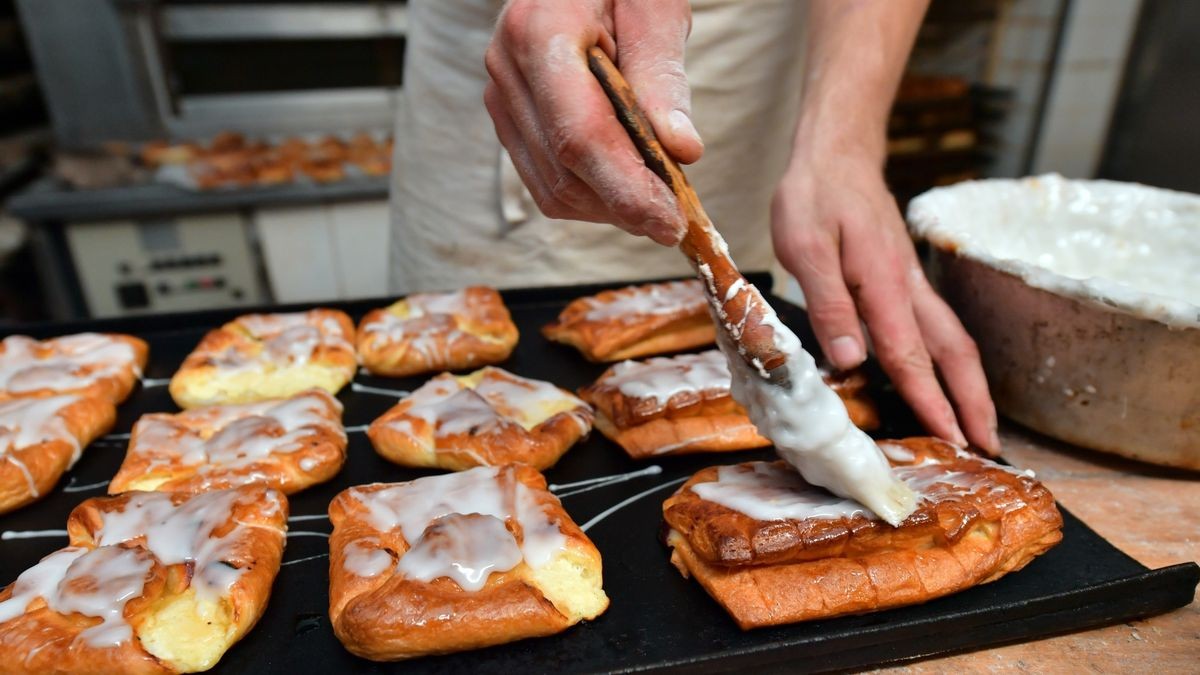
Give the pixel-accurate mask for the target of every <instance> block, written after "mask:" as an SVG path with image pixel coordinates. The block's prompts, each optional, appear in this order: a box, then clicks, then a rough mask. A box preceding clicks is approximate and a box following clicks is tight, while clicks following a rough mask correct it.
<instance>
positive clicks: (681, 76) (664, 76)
mask: <svg viewBox="0 0 1200 675" xmlns="http://www.w3.org/2000/svg"><path fill="white" fill-rule="evenodd" d="M613 24H614V33H615V34H616V42H617V65H618V66H619V67H620V68H621V74H622V75H624V76H625V79H626V80H628V81H629V86H631V87H632V88H633V91H634V93H635V94H636V95H637V98H638V104H639V105H640V106H641V108H642V110H643V111H645V113H646V116H647V117H649V118H650V123H651V124H653V125H654V133H655V134H656V135H657V136H658V139H659V141H661V142H662V144H663V147H665V148H666V149H667V152H669V153H671V156H672V157H674V158H675V159H676V160H678V161H680V162H682V163H684V164H691V163H692V162H695V161H696V160H698V159H700V155H701V154H703V153H704V143H703V141H701V140H700V134H699V133H697V132H696V127H695V126H694V125H693V124H692V117H691V115H692V90H691V88H690V87H688V81H687V74H686V73H685V72H684V70H683V51H684V45H685V43H686V42H687V37H688V33H689V32H691V28H692V10H691V6H690V5H689V3H688V1H687V0H656V1H655V2H642V1H624V2H623V1H621V0H617V2H616V3H615V7H614V8H613Z"/></svg>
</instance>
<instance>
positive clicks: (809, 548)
mask: <svg viewBox="0 0 1200 675" xmlns="http://www.w3.org/2000/svg"><path fill="white" fill-rule="evenodd" d="M880 447H881V449H883V451H884V453H885V454H886V455H887V457H888V460H889V462H890V463H891V464H892V466H893V469H894V470H895V472H896V474H897V476H898V477H899V478H900V479H901V480H903V481H904V482H905V483H907V484H908V485H909V487H911V488H912V489H913V490H914V491H916V492H917V493H918V494H919V495H921V497H922V499H921V502H920V505H919V506H918V508H917V510H916V511H915V512H914V513H913V514H912V515H911V516H909V517H908V518H907V519H905V520H904V521H903V522H902V523H901V524H900V526H899V527H892V526H890V525H888V524H887V523H884V522H883V521H881V520H879V519H878V518H877V517H876V516H875V515H874V514H873V513H871V512H870V511H869V510H868V509H867V508H866V507H864V506H862V505H860V504H859V503H857V502H855V501H853V500H849V499H843V498H841V497H835V496H833V495H831V494H830V493H828V492H825V491H824V490H822V489H820V488H815V487H812V486H810V485H808V484H807V483H805V482H804V481H803V479H801V478H800V475H799V474H798V473H796V472H795V471H794V470H793V469H791V467H789V466H787V465H786V464H785V463H784V462H774V463H766V462H749V463H746V464H737V465H733V466H722V467H709V468H707V469H704V470H702V471H700V472H699V473H697V474H696V475H695V476H693V477H692V478H691V479H690V480H689V481H688V482H687V483H685V484H684V485H683V487H681V488H680V489H679V491H678V492H676V493H675V494H674V495H673V496H672V497H670V498H669V499H667V501H666V502H665V503H664V504H663V516H664V518H665V520H666V523H667V527H668V528H669V529H668V531H667V535H666V540H667V545H668V546H670V547H671V549H672V553H671V561H672V562H673V563H674V564H675V566H676V567H678V568H679V571H680V572H682V573H683V575H684V576H685V577H686V576H692V577H695V578H696V580H697V581H698V582H700V585H701V586H703V587H704V589H705V590H706V591H708V594H709V595H711V596H712V597H713V598H714V599H715V600H716V601H717V602H719V603H720V604H721V605H722V606H723V607H724V608H725V610H726V611H728V612H729V614H730V615H731V616H732V617H733V619H734V620H735V621H736V622H737V624H738V625H739V626H741V627H742V628H743V629H748V628H756V627H759V626H770V625H776V624H783V623H791V622H796V621H807V620H811V619H818V618H827V617H833V616H839V615H843V614H860V613H863V612H871V611H875V610H880V609H886V608H889V607H899V606H902V605H911V604H917V603H921V602H925V601H927V600H930V599H933V598H937V597H941V596H943V595H948V594H950V593H956V592H958V591H961V590H964V589H966V588H969V587H971V586H974V585H977V584H982V583H986V582H989V581H993V580H995V579H998V578H1000V577H1002V576H1004V575H1005V574H1007V573H1009V572H1013V571H1016V570H1019V569H1021V568H1022V567H1024V566H1025V565H1026V564H1028V563H1029V562H1030V561H1031V560H1033V558H1035V557H1036V556H1038V555H1040V554H1041V553H1043V552H1045V551H1046V550H1047V549H1049V548H1050V547H1052V546H1054V545H1055V544H1056V543H1058V541H1059V540H1060V539H1062V533H1061V531H1060V530H1061V528H1062V516H1061V515H1060V514H1059V512H1058V509H1057V508H1056V507H1055V504H1054V498H1053V496H1051V494H1050V492H1049V491H1047V490H1046V488H1045V487H1043V486H1042V485H1041V484H1040V483H1038V482H1037V481H1036V480H1034V479H1033V478H1032V477H1031V476H1030V475H1026V474H1024V473H1019V472H1017V471H1015V470H1013V469H1011V468H1008V467H1004V466H1000V465H999V464H996V463H994V462H992V461H990V460H986V459H982V458H979V457H975V456H973V455H969V454H968V453H966V452H964V451H962V450H961V449H959V448H957V447H955V446H953V445H950V444H949V443H946V442H944V441H939V440H937V439H933V438H909V439H905V440H903V441H881V442H880Z"/></svg>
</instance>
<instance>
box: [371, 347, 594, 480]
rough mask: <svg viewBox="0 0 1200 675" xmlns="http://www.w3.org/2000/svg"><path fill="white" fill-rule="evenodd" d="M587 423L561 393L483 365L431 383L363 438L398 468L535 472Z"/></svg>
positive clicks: (582, 408)
mask: <svg viewBox="0 0 1200 675" xmlns="http://www.w3.org/2000/svg"><path fill="white" fill-rule="evenodd" d="M592 418H593V416H592V409H591V408H590V407H589V406H588V405H587V404H586V403H584V402H583V401H581V400H579V399H578V398H576V397H575V396H573V395H572V394H570V393H569V392H567V391H564V390H562V389H559V388H557V387H555V386H554V385H552V384H550V383H548V382H541V381H538V380H531V379H528V378H523V377H520V376H517V375H513V374H512V373H509V372H508V371H505V370H502V369H500V368H494V367H491V366H488V367H486V368H483V369H481V370H478V371H476V372H474V373H471V374H470V375H465V376H461V377H455V376H453V375H450V374H449V373H443V374H442V375H439V376H438V377H435V378H433V379H431V380H430V381H429V382H427V383H425V385H423V386H422V387H421V388H420V389H418V390H416V391H414V392H413V393H412V394H410V395H409V396H407V397H405V398H403V399H401V400H400V402H399V403H397V404H396V405H395V406H393V407H392V408H391V409H390V410H388V411H387V412H386V413H384V414H383V415H382V416H381V417H379V418H378V419H376V420H375V421H374V422H372V423H371V426H370V427H369V428H368V429H367V436H368V437H369V438H370V439H371V444H372V445H373V446H374V447H375V450H376V451H377V452H378V453H379V454H380V455H382V456H383V457H385V458H387V459H389V460H391V461H393V462H395V463H397V464H400V465H403V466H415V467H439V468H443V469H450V470H452V471H461V470H463V469H468V468H471V467H475V466H500V465H503V464H510V463H513V462H520V463H523V464H528V465H530V466H532V467H534V468H536V469H539V470H542V469H546V468H549V467H551V466H553V465H554V464H555V463H556V462H557V461H558V460H559V458H561V457H562V456H563V454H564V453H566V451H567V450H568V449H570V447H571V446H572V445H574V444H575V443H576V441H578V440H579V439H580V438H583V437H584V436H586V435H587V434H588V432H589V431H591V426H592Z"/></svg>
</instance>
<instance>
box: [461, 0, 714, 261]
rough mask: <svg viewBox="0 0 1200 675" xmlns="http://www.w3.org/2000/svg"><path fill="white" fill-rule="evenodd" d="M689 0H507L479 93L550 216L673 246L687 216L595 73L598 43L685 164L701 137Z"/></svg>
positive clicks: (697, 149)
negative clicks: (689, 71)
mask: <svg viewBox="0 0 1200 675" xmlns="http://www.w3.org/2000/svg"><path fill="white" fill-rule="evenodd" d="M690 28H691V9H690V7H689V5H688V2H687V0H655V1H654V2H645V0H573V1H571V2H563V1H562V0H510V2H508V3H507V4H506V5H505V7H504V10H503V12H502V13H501V15H500V18H499V19H498V21H497V24H496V32H495V35H494V36H493V38H492V43H491V46H490V47H489V48H488V51H487V55H486V58H485V63H486V65H487V70H488V73H489V74H490V75H491V82H489V83H488V85H487V89H486V91H485V92H484V102H485V103H486V104H487V108H488V112H489V113H491V116H492V120H493V121H494V122H495V125H496V133H497V135H498V136H499V137H500V141H501V143H503V144H504V147H505V149H507V150H508V153H509V155H510V156H511V157H512V160H513V164H514V165H515V166H516V168H517V171H518V172H519V173H520V174H521V178H522V180H524V182H525V185H526V186H527V187H528V188H529V192H530V194H531V195H532V196H533V198H534V200H535V201H536V202H537V205H538V207H539V208H540V209H541V210H542V212H543V213H545V214H546V215H547V216H549V217H551V218H569V219H572V220H586V221H592V222H600V223H614V224H616V225H617V226H618V227H620V228H622V229H624V230H626V231H628V232H630V233H632V234H637V235H644V236H648V237H650V238H651V239H653V240H654V241H656V242H658V243H660V244H665V245H668V246H673V245H675V244H677V243H679V240H680V239H681V238H682V237H683V231H684V229H685V227H686V224H685V223H684V220H683V214H682V213H680V211H679V206H678V204H677V203H676V202H675V197H674V196H673V195H672V194H671V191H670V190H669V189H668V188H667V186H666V185H665V184H663V182H662V181H661V180H660V179H659V178H658V177H657V176H655V175H654V174H653V173H652V172H651V171H650V170H649V169H647V168H646V166H645V164H644V163H643V162H642V159H641V156H640V155H638V152H637V150H636V149H635V148H634V147H633V143H632V142H631V141H630V140H629V136H628V134H626V132H625V130H624V129H623V128H622V127H621V124H620V123H619V122H618V121H617V119H616V118H615V117H614V116H613V113H612V106H611V105H610V104H609V102H608V98H607V97H605V95H604V91H603V90H602V89H601V88H600V84H599V83H598V82H596V79H595V78H594V77H593V76H592V74H591V73H590V72H589V71H588V65H587V59H586V56H585V52H586V50H587V49H588V48H589V47H591V46H593V45H600V46H601V47H602V48H603V49H604V50H605V51H606V52H608V55H609V57H610V58H612V59H613V60H614V61H616V62H617V63H618V64H620V66H621V72H622V73H623V74H624V75H625V78H626V79H627V80H628V81H629V83H630V85H631V86H632V87H633V89H634V91H636V92H637V95H638V100H639V102H640V103H641V106H642V109H643V110H645V112H646V114H647V116H649V118H650V121H651V122H652V123H653V124H654V131H655V133H656V134H657V135H658V137H659V139H660V140H661V141H662V143H663V145H664V146H665V147H666V148H667V150H668V151H669V152H670V153H671V154H672V155H673V156H674V157H675V158H676V159H678V160H679V161H681V162H684V163H691V162H694V161H696V160H697V159H699V158H700V154H701V153H702V152H703V151H704V146H703V144H702V143H701V141H700V136H699V135H698V134H697V133H696V130H695V128H694V127H693V126H692V122H691V119H690V117H689V115H690V112H691V93H690V91H689V89H688V84H687V78H686V76H685V75H684V72H683V48H684V43H685V41H686V40H687V36H688V32H689V30H690Z"/></svg>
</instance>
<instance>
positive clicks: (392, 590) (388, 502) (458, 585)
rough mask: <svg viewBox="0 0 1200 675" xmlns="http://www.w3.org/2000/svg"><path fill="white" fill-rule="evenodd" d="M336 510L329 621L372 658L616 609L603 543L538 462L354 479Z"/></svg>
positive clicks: (434, 649) (522, 634) (489, 639)
mask: <svg viewBox="0 0 1200 675" xmlns="http://www.w3.org/2000/svg"><path fill="white" fill-rule="evenodd" d="M329 518H330V520H331V521H332V522H333V536H332V537H331V538H330V540H329V553H330V563H329V618H330V621H331V622H332V623H333V631H334V633H335V634H336V635H337V637H338V639H339V640H341V641H342V644H344V645H345V646H346V648H347V649H349V650H350V651H351V652H354V653H355V654H357V655H359V656H362V657H364V658H368V659H373V660H376V661H391V660H398V659H405V658H412V657H415V656H421V655H425V654H443V653H448V652H455V651H462V650H467V649H476V648H479V647H486V646H490V645H496V644H501V643H504V642H512V641H514V640H520V639H524V638H530V637H540V636H545V635H552V634H554V633H559V632H561V631H563V630H566V629H567V628H568V627H570V626H573V625H574V624H576V623H578V622H579V621H583V620H589V619H594V618H595V617H597V616H599V615H600V614H601V613H603V612H604V610H605V609H607V607H608V597H607V596H606V595H605V594H604V590H603V588H602V574H601V562H600V552H599V551H597V550H596V547H595V546H594V545H593V544H592V542H591V541H590V540H589V539H588V538H587V536H586V535H585V534H584V533H583V531H582V530H580V529H579V527H578V526H577V525H576V524H575V523H574V522H573V521H572V520H571V517H570V516H568V515H567V513H566V511H564V510H563V508H562V505H561V504H560V503H559V501H558V499H557V498H556V497H555V496H554V495H552V494H550V492H549V491H547V490H546V481H545V479H544V478H542V476H541V474H539V473H538V472H537V471H535V470H533V469H531V468H530V467H528V466H524V465H511V466H505V467H480V468H475V469H471V470H469V471H462V472H459V473H451V474H444V475H440V476H430V477H427V478H418V479H417V480H414V481H409V482H407V483H395V484H382V483H377V484H374V485H364V486H361V487H355V488H350V489H349V490H346V491H344V492H342V493H341V494H339V495H338V496H337V497H336V498H335V499H334V500H333V503H332V504H330V506H329Z"/></svg>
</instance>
